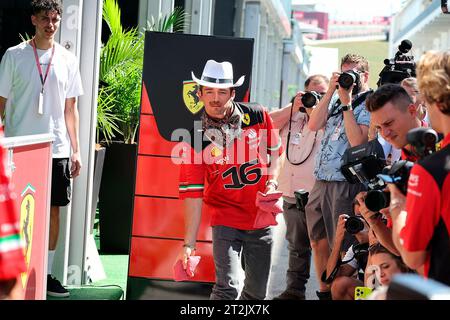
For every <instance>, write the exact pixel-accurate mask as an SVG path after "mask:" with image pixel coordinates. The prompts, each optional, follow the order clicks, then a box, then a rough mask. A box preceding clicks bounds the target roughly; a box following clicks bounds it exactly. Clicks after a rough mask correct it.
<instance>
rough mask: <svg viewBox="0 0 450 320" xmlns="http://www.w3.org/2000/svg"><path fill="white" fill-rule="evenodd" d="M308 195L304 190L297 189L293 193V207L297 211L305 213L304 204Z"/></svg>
mask: <svg viewBox="0 0 450 320" xmlns="http://www.w3.org/2000/svg"><path fill="white" fill-rule="evenodd" d="M308 195H309V192H307V191H306V190H304V189H299V190H295V191H294V196H295V205H296V207H297V209H298V210H300V211H303V212H304V211H305V207H306V204H307V203H308Z"/></svg>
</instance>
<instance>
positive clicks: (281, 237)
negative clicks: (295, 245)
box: [266, 214, 319, 300]
mask: <svg viewBox="0 0 450 320" xmlns="http://www.w3.org/2000/svg"><path fill="white" fill-rule="evenodd" d="M277 222H278V225H277V226H275V227H274V228H275V229H274V241H273V248H272V267H271V271H270V276H269V283H268V286H267V297H266V299H267V300H271V299H272V298H273V297H275V296H277V295H279V294H280V293H282V292H283V291H284V289H285V288H286V270H287V268H288V248H287V246H288V243H287V240H286V238H285V234H286V223H285V221H284V217H283V214H279V215H277ZM311 259H312V258H311ZM316 290H319V283H318V282H317V277H316V271H315V267H314V261H311V270H310V277H309V280H308V283H307V284H306V299H307V300H318V298H317V296H316Z"/></svg>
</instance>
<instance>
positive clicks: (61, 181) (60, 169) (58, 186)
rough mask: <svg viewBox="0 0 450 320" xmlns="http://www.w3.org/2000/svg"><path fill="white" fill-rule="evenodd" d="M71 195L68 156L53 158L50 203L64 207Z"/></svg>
mask: <svg viewBox="0 0 450 320" xmlns="http://www.w3.org/2000/svg"><path fill="white" fill-rule="evenodd" d="M71 195H72V190H71V188H70V169H69V158H57V159H53V166H52V195H51V198H52V199H51V205H52V206H58V207H65V206H67V205H68V204H69V202H70V197H71Z"/></svg>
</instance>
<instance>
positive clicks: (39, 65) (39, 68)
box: [31, 39, 55, 93]
mask: <svg viewBox="0 0 450 320" xmlns="http://www.w3.org/2000/svg"><path fill="white" fill-rule="evenodd" d="M31 46H32V47H33V51H34V57H35V58H36V66H37V68H38V71H39V77H40V78H41V84H42V89H41V92H42V93H44V84H45V81H46V80H47V76H48V73H49V71H50V67H51V65H52V60H53V56H54V54H55V45H53V47H52V55H51V57H50V61H49V62H48V66H47V71H46V72H45V78H44V75H43V74H42V68H41V63H40V62H39V56H38V54H37V50H36V43H35V42H34V39H33V40H32V41H31Z"/></svg>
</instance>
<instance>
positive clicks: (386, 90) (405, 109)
mask: <svg viewBox="0 0 450 320" xmlns="http://www.w3.org/2000/svg"><path fill="white" fill-rule="evenodd" d="M366 107H367V110H369V112H370V116H371V123H372V124H373V125H374V126H375V128H376V129H377V130H378V132H379V133H380V135H381V136H382V137H383V138H384V139H385V140H386V141H387V142H388V143H390V144H391V145H393V146H394V147H395V148H398V149H401V150H402V159H404V160H408V161H412V162H415V161H417V159H418V158H417V157H416V156H415V155H414V154H413V153H412V151H411V146H410V145H409V144H408V141H407V133H408V131H410V130H411V129H414V128H419V127H421V126H426V123H425V122H423V121H420V120H419V119H418V117H417V106H416V105H415V104H414V103H413V101H412V99H411V97H410V96H409V95H408V93H407V92H406V90H405V89H404V88H403V87H402V86H400V85H398V84H391V83H389V84H384V85H382V86H381V87H379V88H378V89H377V90H376V91H375V92H374V93H373V94H372V95H370V96H369V97H368V98H367V101H366ZM366 196H367V192H361V193H359V194H358V195H357V197H356V198H357V200H358V201H359V203H360V205H361V214H362V215H363V216H364V218H365V219H366V221H367V222H368V223H369V226H370V228H372V229H373V231H374V232H375V234H376V235H377V238H378V239H379V241H380V242H381V243H382V244H383V246H384V247H386V248H387V249H388V250H390V251H391V252H392V253H393V254H397V255H398V254H399V252H398V250H397V249H396V247H395V245H394V242H393V239H392V229H391V226H392V223H391V221H390V217H389V214H388V213H387V212H386V215H387V218H388V221H389V222H388V225H387V226H386V225H385V224H384V223H382V222H381V220H380V217H379V215H377V213H376V212H373V211H370V210H369V209H368V208H367V207H366V205H365V198H366Z"/></svg>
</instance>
